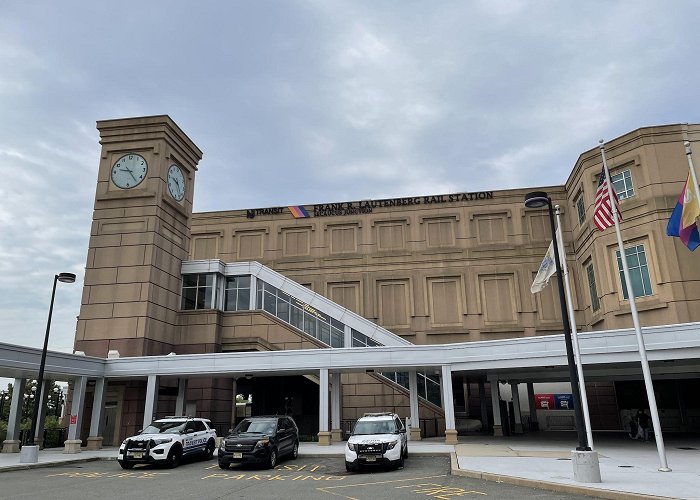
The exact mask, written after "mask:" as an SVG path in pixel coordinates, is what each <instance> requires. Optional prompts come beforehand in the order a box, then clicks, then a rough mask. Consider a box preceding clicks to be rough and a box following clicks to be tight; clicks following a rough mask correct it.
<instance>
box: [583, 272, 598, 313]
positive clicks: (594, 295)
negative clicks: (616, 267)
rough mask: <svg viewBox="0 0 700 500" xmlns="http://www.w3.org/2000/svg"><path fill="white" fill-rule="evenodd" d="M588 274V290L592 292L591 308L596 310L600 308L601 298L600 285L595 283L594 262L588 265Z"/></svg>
mask: <svg viewBox="0 0 700 500" xmlns="http://www.w3.org/2000/svg"><path fill="white" fill-rule="evenodd" d="M586 275H587V276H588V291H589V292H590V293H591V309H593V312H596V311H597V310H598V309H600V299H599V298H598V287H597V286H596V284H595V273H594V272H593V263H592V262H591V263H590V264H588V265H587V266H586Z"/></svg>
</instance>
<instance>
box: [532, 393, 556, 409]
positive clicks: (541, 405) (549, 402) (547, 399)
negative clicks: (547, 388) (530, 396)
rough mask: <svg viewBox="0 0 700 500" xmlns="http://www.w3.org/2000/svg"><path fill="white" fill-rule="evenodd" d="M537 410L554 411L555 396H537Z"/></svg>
mask: <svg viewBox="0 0 700 500" xmlns="http://www.w3.org/2000/svg"><path fill="white" fill-rule="evenodd" d="M535 408H537V409H538V410H553V409H554V408H555V402H554V394H535Z"/></svg>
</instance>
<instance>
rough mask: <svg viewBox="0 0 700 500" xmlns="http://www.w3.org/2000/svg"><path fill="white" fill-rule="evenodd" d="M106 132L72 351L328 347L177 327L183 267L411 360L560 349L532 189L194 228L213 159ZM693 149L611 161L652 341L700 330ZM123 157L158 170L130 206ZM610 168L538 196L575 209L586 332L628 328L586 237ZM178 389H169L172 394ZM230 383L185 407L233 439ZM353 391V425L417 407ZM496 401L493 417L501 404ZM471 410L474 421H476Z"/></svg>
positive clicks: (239, 327)
mask: <svg viewBox="0 0 700 500" xmlns="http://www.w3.org/2000/svg"><path fill="white" fill-rule="evenodd" d="M98 129H99V130H100V133H101V138H102V140H101V143H102V154H101V157H100V168H99V174H98V183H97V193H96V198H95V212H94V221H93V225H92V231H91V238H90V247H89V251H88V260H87V265H86V274H85V287H84V290H83V300H82V306H81V311H80V316H79V319H78V325H77V331H76V340H75V348H76V350H81V351H84V352H86V353H87V354H90V355H97V356H106V355H107V352H108V351H110V350H117V351H119V353H120V355H121V356H141V355H157V354H168V353H169V352H174V353H177V354H192V353H205V352H222V351H246V350H273V349H285V350H286V349H307V348H317V347H325V346H324V345H323V344H321V343H319V342H318V341H317V340H315V339H313V338H311V337H309V336H307V335H305V334H303V333H302V332H300V331H298V330H296V329H294V328H293V327H290V326H289V325H287V324H285V323H283V322H281V321H279V320H277V319H276V318H274V317H272V316H271V315H269V314H267V313H265V312H263V311H245V312H241V311H239V312H226V311H218V310H211V309H207V310H193V311H181V310H180V294H181V285H182V279H181V267H182V262H183V261H187V260H201V259H219V260H221V261H223V262H236V261H258V262H260V263H262V264H264V265H266V266H268V267H271V268H273V269H274V270H276V271H277V272H279V273H281V274H283V275H284V276H286V277H289V278H290V279H292V280H295V281H297V282H298V283H300V284H302V285H305V286H307V287H309V288H311V289H312V290H313V291H315V292H317V293H319V294H322V295H324V296H326V297H328V298H329V299H330V300H332V301H334V302H336V303H338V304H340V305H342V306H344V307H346V308H348V309H350V310H351V311H354V312H356V313H357V314H359V315H361V316H364V317H365V318H367V319H369V320H370V321H373V322H375V323H377V324H379V325H381V326H383V327H385V328H386V329H388V330H390V331H391V332H393V333H395V334H397V335H400V336H401V337H403V338H405V339H407V340H409V341H410V342H412V343H415V344H435V343H451V342H465V341H482V340H495V339H504V338H515V337H529V336H538V335H546V334H550V333H560V332H561V320H562V318H561V312H560V307H559V302H558V301H559V299H558V295H557V290H556V287H554V286H549V287H547V288H545V289H544V291H542V292H541V293H539V294H535V295H533V294H531V293H530V284H531V282H532V279H533V277H534V275H535V274H536V271H537V269H538V267H539V265H540V262H541V260H542V258H543V256H544V254H545V252H546V250H547V246H548V245H549V242H550V241H551V235H550V229H549V219H548V216H547V214H546V212H545V211H543V210H534V209H526V208H525V206H524V203H523V201H524V196H525V194H526V193H527V192H529V191H532V190H533V189H511V190H500V191H492V192H463V193H453V194H444V195H431V194H426V195H425V196H417V197H406V198H397V199H391V200H359V201H342V202H337V203H329V204H323V205H306V206H304V209H305V211H306V212H307V213H308V215H309V217H300V218H296V217H295V216H294V215H293V213H294V212H296V213H297V214H298V213H300V212H299V210H294V209H293V208H290V207H268V208H264V209H240V210H230V211H223V212H206V213H194V214H193V213H192V195H193V186H194V180H195V179H194V176H195V173H196V170H197V164H198V162H199V160H200V158H201V156H202V153H201V151H200V150H199V149H198V148H197V147H196V146H195V145H194V143H192V141H191V140H190V139H189V138H187V136H186V135H185V134H184V133H183V132H182V131H181V130H180V129H179V128H178V127H177V125H176V124H175V123H174V122H172V120H171V119H170V118H169V117H167V116H159V117H146V118H135V119H127V120H111V121H104V122H98ZM684 140H689V141H691V143H692V144H693V147H694V149H695V150H698V149H699V148H698V146H697V144H698V141H700V125H669V126H660V127H649V128H642V129H638V130H635V131H633V132H630V133H628V134H626V135H624V136H621V137H619V138H617V139H614V140H613V141H611V142H609V143H607V144H606V152H607V157H608V161H609V166H610V168H611V173H612V175H613V176H616V175H621V178H622V181H621V182H622V185H623V186H624V188H625V195H624V196H625V197H624V199H623V200H622V202H621V210H622V214H623V217H624V221H623V223H622V231H623V238H624V240H625V242H626V245H628V246H631V247H635V248H637V250H638V251H639V252H641V253H640V254H639V255H641V254H643V260H644V262H643V263H640V266H642V267H644V268H645V269H644V270H643V272H645V273H646V275H645V276H646V280H647V281H646V282H645V283H644V286H645V291H644V296H642V297H639V298H638V299H637V304H638V308H639V311H640V319H641V323H642V324H643V325H645V326H651V325H661V324H671V323H682V322H689V321H700V266H698V265H697V262H696V260H697V258H696V256H694V255H692V254H691V253H690V252H689V251H688V250H687V249H686V248H685V247H684V246H683V245H682V244H681V243H680V241H679V240H678V239H677V238H669V237H667V236H666V235H665V228H666V223H667V221H668V218H669V216H670V213H671V211H672V210H673V207H674V206H675V203H676V201H677V199H678V195H679V193H680V190H681V188H682V185H683V182H684V181H685V177H686V174H687V171H688V165H687V162H686V156H685V152H684V148H683V141H684ZM128 153H138V154H140V155H142V156H143V158H145V159H146V160H147V161H148V164H149V170H148V177H147V178H146V180H145V181H143V182H142V183H141V184H139V186H137V187H134V188H133V189H128V190H124V189H118V188H117V187H116V186H115V185H114V183H113V182H111V180H110V171H111V169H112V168H113V165H114V164H115V161H116V160H117V159H119V158H120V157H121V156H122V155H124V154H128ZM173 163H175V164H177V165H179V166H180V167H181V168H182V169H183V171H184V172H185V179H186V182H187V184H186V195H185V197H184V199H183V200H182V201H179V202H178V201H176V200H175V199H174V198H173V197H172V196H170V195H169V194H168V192H167V178H166V176H167V170H168V168H169V166H170V165H172V164H173ZM601 166H602V162H601V157H600V152H599V149H598V148H594V149H591V150H590V151H587V152H585V153H583V154H581V155H580V157H579V158H578V160H577V161H576V163H575V165H574V167H573V170H572V172H571V174H570V176H569V178H568V179H567V180H566V182H565V184H564V185H555V186H547V187H542V188H538V190H544V191H547V192H548V193H549V195H550V196H551V198H552V199H553V202H554V203H555V204H558V205H560V207H561V209H562V224H563V230H564V239H565V247H566V256H567V262H568V265H569V268H570V271H571V274H572V276H573V278H572V286H573V295H574V298H573V300H574V308H575V311H576V315H577V324H578V326H579V329H583V330H604V329H614V328H621V327H629V326H630V325H631V321H630V317H629V316H630V313H629V304H628V301H627V300H624V299H623V297H622V292H621V282H620V277H619V272H618V269H617V261H616V253H615V252H616V246H617V245H616V239H615V234H614V229H612V228H610V229H608V230H606V231H605V232H599V231H597V230H596V228H595V227H594V226H593V224H592V221H591V218H592V214H593V204H594V198H595V191H596V187H597V180H598V174H599V173H600V170H601ZM625 172H626V173H625ZM639 249H641V250H639ZM694 257H695V260H694ZM640 258H641V257H640ZM640 272H642V271H640ZM591 279H593V280H594V281H591ZM176 382H177V381H168V380H163V381H161V388H163V387H174V386H175V385H176ZM230 382H231V381H221V380H211V379H206V380H205V379H202V380H197V381H193V382H192V383H191V384H190V385H189V388H188V396H187V399H188V400H196V401H197V402H198V403H197V406H196V410H197V413H198V414H200V415H203V416H206V417H208V418H212V420H213V421H215V422H221V425H222V426H225V423H226V422H229V421H230V416H231V409H230V407H231V405H232V395H231V389H232V386H231V383H230ZM471 382H472V383H473V384H472V388H471V393H472V394H473V393H474V392H475V391H476V383H475V382H476V381H471ZM481 382H482V383H483V381H481ZM342 383H343V391H342V392H343V399H342V402H343V404H342V406H343V415H342V419H345V420H353V419H355V418H357V417H358V416H359V415H361V413H363V412H364V411H373V410H374V411H378V410H393V411H397V412H398V413H399V414H400V415H402V416H406V415H407V413H408V406H409V405H408V397H407V393H406V391H404V390H403V389H402V388H401V387H400V386H398V385H396V384H390V383H387V382H386V381H383V380H381V379H379V378H377V377H375V376H372V374H343V377H342ZM463 383H464V384H465V387H470V381H466V380H465V381H464V382H463ZM601 390H603V391H604V390H605V388H603V389H601ZM144 391H145V387H144V386H143V384H142V383H140V382H129V383H127V384H126V390H124V391H123V396H120V397H121V398H122V399H120V403H119V404H120V405H121V406H122V408H121V420H120V429H119V430H118V432H117V433H118V434H119V435H120V436H121V437H122V438H123V437H124V436H125V435H127V434H133V431H135V430H137V429H138V428H140V425H141V422H140V420H139V416H140V415H141V416H142V415H143V408H142V406H143V396H144V395H143V392H144ZM165 392H166V393H167V390H166V391H165ZM171 392H172V391H171ZM120 394H121V393H120ZM484 394H485V396H486V398H488V399H487V400H488V401H489V412H490V392H486V393H484ZM88 399H89V398H88ZM171 399H173V398H171ZM466 399H468V398H467V397H465V400H466ZM173 401H174V399H173ZM173 401H171V400H170V399H168V397H164V398H163V401H162V404H161V406H160V407H159V408H158V415H159V416H162V415H164V414H165V412H166V410H167V411H172V408H174V404H173ZM470 404H472V405H473V404H474V403H470V402H465V403H464V404H463V408H462V410H463V411H464V412H465V413H467V414H468V413H469V406H470ZM475 404H476V405H477V407H478V405H479V401H478V400H477V401H476V403H475ZM484 409H485V407H484V405H481V410H482V411H483V410H484ZM420 413H421V417H422V418H426V419H432V420H434V421H435V422H436V428H439V427H440V425H442V428H441V429H438V435H440V434H441V433H444V421H443V420H441V419H442V415H441V410H440V408H438V407H433V406H432V405H430V404H428V403H426V402H424V403H423V404H422V406H421V409H420ZM440 422H442V423H440ZM115 440H116V438H115Z"/></svg>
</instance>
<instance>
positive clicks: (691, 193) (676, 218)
mask: <svg viewBox="0 0 700 500" xmlns="http://www.w3.org/2000/svg"><path fill="white" fill-rule="evenodd" d="M697 191H698V190H697V188H696V189H693V181H692V177H691V175H690V172H688V178H687V179H686V180H685V185H684V186H683V191H681V195H680V197H679V198H678V203H676V208H674V209H673V213H672V214H671V218H670V219H669V221H668V226H666V234H667V235H669V236H677V237H679V238H680V239H681V241H682V242H683V244H684V245H685V246H687V247H688V249H689V250H690V251H691V252H692V251H693V250H695V249H696V248H697V247H699V246H700V234H698V224H697V218H698V216H700V202H699V201H698V196H697Z"/></svg>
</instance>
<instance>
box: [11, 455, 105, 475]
mask: <svg viewBox="0 0 700 500" xmlns="http://www.w3.org/2000/svg"><path fill="white" fill-rule="evenodd" d="M116 459H117V458H116V457H114V458H112V457H85V458H71V459H68V460H60V461H56V462H37V463H35V464H17V465H6V466H3V467H0V473H3V472H12V471H17V470H29V469H42V468H45V467H59V466H61V465H72V464H82V463H85V462H96V461H98V460H116Z"/></svg>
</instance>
